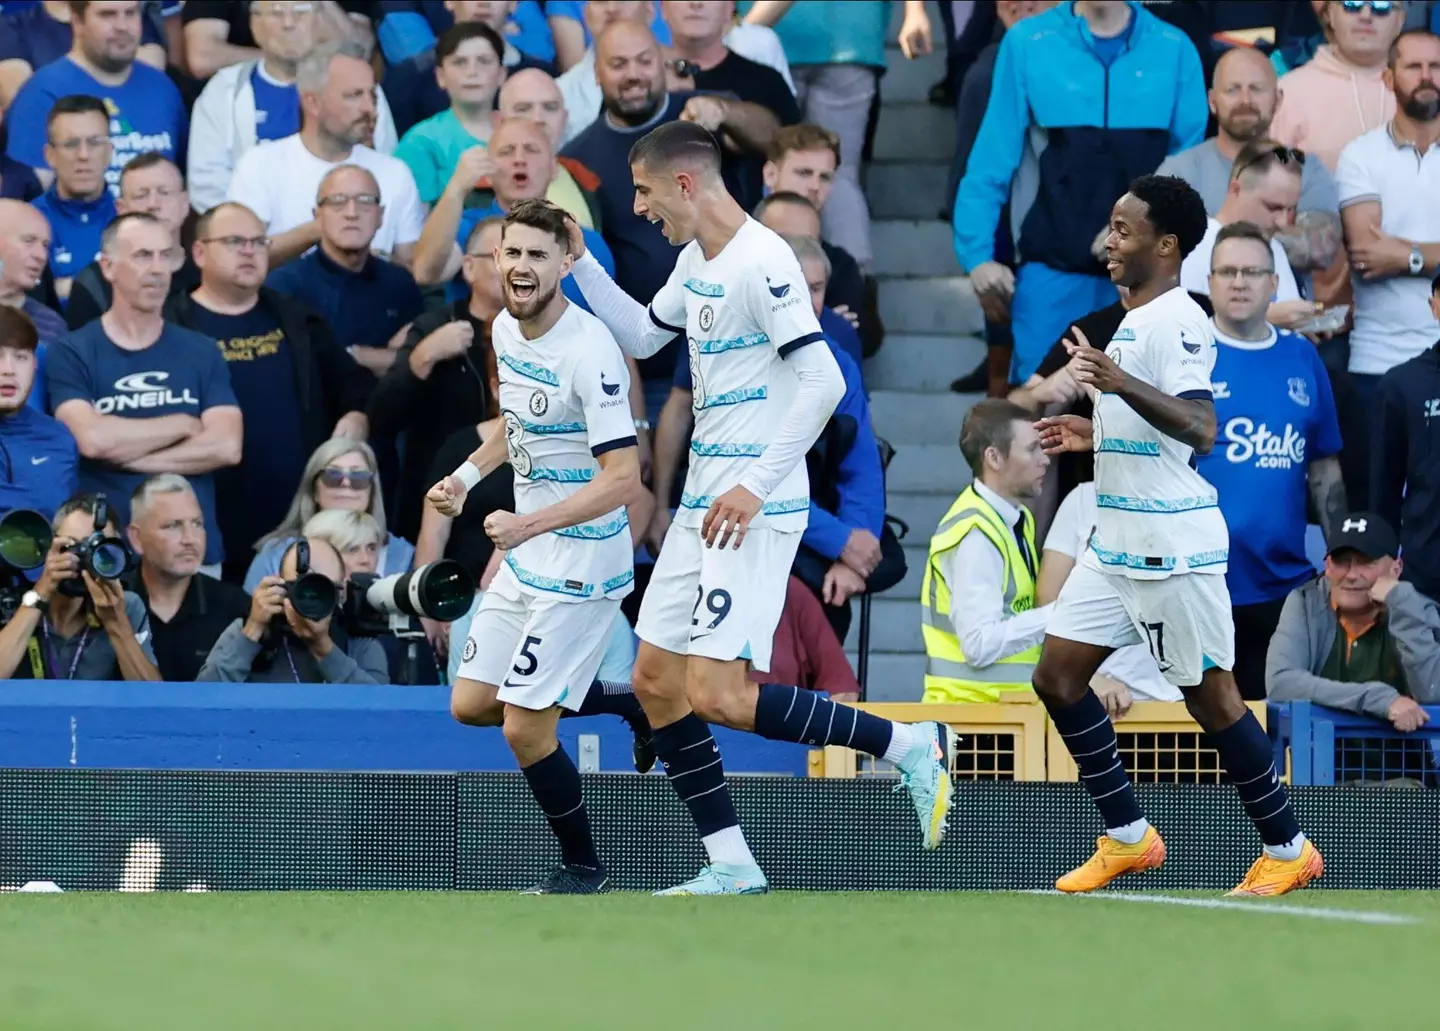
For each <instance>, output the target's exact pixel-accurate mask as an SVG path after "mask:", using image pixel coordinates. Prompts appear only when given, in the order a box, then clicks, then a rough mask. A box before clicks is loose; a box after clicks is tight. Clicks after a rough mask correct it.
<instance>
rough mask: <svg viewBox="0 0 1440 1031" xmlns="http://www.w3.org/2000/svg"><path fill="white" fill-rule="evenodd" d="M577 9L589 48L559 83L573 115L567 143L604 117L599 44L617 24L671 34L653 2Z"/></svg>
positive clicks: (611, 2) (625, 0)
mask: <svg viewBox="0 0 1440 1031" xmlns="http://www.w3.org/2000/svg"><path fill="white" fill-rule="evenodd" d="M576 6H577V7H579V8H580V9H581V17H582V18H583V25H584V29H585V34H586V36H587V37H588V45H587V46H586V47H585V54H584V56H583V57H581V58H580V59H579V60H578V61H574V62H572V63H571V64H569V65H568V66H567V67H566V68H565V69H564V70H563V71H562V72H561V74H560V76H559V78H557V79H556V80H555V81H556V85H558V86H559V88H560V93H561V96H562V97H563V98H564V103H565V110H566V111H567V112H568V114H569V118H568V124H567V125H566V128H565V138H564V141H563V142H565V143H569V142H570V141H571V140H572V139H574V138H575V137H576V136H579V135H580V134H581V133H582V132H584V131H585V130H586V129H588V128H589V127H590V123H592V122H593V121H595V119H596V118H598V117H599V116H600V111H601V109H602V107H603V106H604V97H603V95H602V94H601V92H600V82H599V80H598V78H597V77H596V74H595V40H598V39H599V38H600V37H601V36H602V35H604V34H605V30H606V29H608V28H609V27H610V26H611V25H613V24H615V23H616V22H617V21H633V22H635V23H636V24H637V25H650V26H651V31H652V32H654V34H655V35H656V36H657V37H658V36H659V35H660V32H661V30H664V31H665V32H667V33H668V32H669V28H668V27H667V26H666V25H665V21H664V19H662V18H661V17H660V12H659V11H658V10H656V8H655V4H653V3H652V2H651V0H605V2H601V3H598V4H592V3H582V4H577V5H576Z"/></svg>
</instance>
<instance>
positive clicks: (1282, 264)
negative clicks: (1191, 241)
mask: <svg viewBox="0 0 1440 1031" xmlns="http://www.w3.org/2000/svg"><path fill="white" fill-rule="evenodd" d="M1304 161H1305V156H1304V155H1303V154H1300V153H1298V152H1296V151H1293V150H1291V149H1290V148H1288V147H1282V146H1281V145H1280V144H1278V143H1276V142H1275V141H1274V140H1255V141H1252V142H1250V143H1247V144H1245V146H1243V147H1241V148H1240V156H1239V157H1237V158H1236V159H1235V169H1234V171H1233V172H1232V173H1231V176H1230V188H1229V192H1228V193H1227V194H1226V195H1225V203H1223V204H1221V205H1220V212H1219V214H1218V215H1216V216H1214V217H1212V218H1210V219H1208V228H1207V229H1206V231H1205V238H1204V239H1203V240H1201V241H1200V243H1199V245H1198V246H1197V247H1196V248H1195V249H1194V250H1193V251H1191V252H1190V253H1189V254H1188V255H1186V257H1185V261H1184V262H1183V263H1182V264H1181V266H1180V285H1181V286H1182V287H1184V288H1185V289H1186V290H1188V291H1190V292H1191V293H1196V294H1208V293H1209V291H1210V268H1211V262H1210V252H1211V251H1212V250H1213V249H1214V247H1215V240H1216V238H1217V237H1218V236H1219V233H1220V230H1221V228H1222V227H1223V226H1228V225H1233V224H1235V223H1236V222H1246V223H1249V224H1250V225H1253V226H1255V227H1256V228H1257V229H1258V230H1259V231H1260V232H1261V233H1263V234H1264V235H1265V238H1266V240H1268V241H1269V243H1270V253H1271V266H1272V268H1273V271H1274V274H1275V276H1276V279H1277V280H1278V282H1279V284H1280V285H1279V286H1278V287H1277V288H1276V290H1275V295H1274V297H1273V298H1272V302H1273V303H1272V304H1271V305H1270V310H1269V311H1268V312H1267V315H1266V317H1267V318H1268V319H1269V320H1270V322H1271V324H1273V325H1276V326H1279V327H1280V328H1281V329H1292V330H1293V329H1299V328H1300V327H1302V326H1304V325H1305V324H1306V323H1307V322H1310V321H1312V320H1313V319H1314V318H1315V316H1316V315H1318V314H1320V313H1321V312H1322V311H1324V306H1323V305H1317V304H1316V303H1315V302H1313V301H1305V300H1302V299H1301V297H1300V288H1299V286H1298V285H1297V284H1296V282H1295V273H1294V272H1293V271H1292V270H1291V268H1290V259H1289V257H1288V256H1287V255H1286V253H1285V248H1284V247H1283V246H1282V245H1281V243H1280V241H1279V240H1277V239H1276V238H1275V234H1276V233H1280V232H1284V231H1285V230H1286V229H1288V228H1289V227H1290V226H1292V225H1294V223H1295V206H1296V205H1297V204H1298V203H1299V202H1300V167H1301V165H1302V164H1304Z"/></svg>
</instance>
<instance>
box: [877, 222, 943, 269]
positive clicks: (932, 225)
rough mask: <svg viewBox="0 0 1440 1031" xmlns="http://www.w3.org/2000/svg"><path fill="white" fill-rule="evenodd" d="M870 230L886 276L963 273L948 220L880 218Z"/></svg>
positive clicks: (878, 259)
mask: <svg viewBox="0 0 1440 1031" xmlns="http://www.w3.org/2000/svg"><path fill="white" fill-rule="evenodd" d="M871 232H872V243H873V246H874V248H875V267H876V268H877V269H879V270H880V271H881V273H882V275H883V276H884V277H885V278H886V279H900V278H907V277H908V278H913V277H917V276H959V275H961V274H962V273H961V269H960V262H959V261H958V260H956V258H955V240H954V233H953V232H951V229H950V223H948V222H941V221H939V220H937V219H934V218H932V219H929V220H924V219H905V220H900V219H881V220H879V221H876V222H874V223H873V226H872V230H871Z"/></svg>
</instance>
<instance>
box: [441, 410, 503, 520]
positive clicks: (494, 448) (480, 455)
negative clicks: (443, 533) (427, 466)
mask: <svg viewBox="0 0 1440 1031" xmlns="http://www.w3.org/2000/svg"><path fill="white" fill-rule="evenodd" d="M506 457H507V451H506V448H505V434H504V433H500V432H498V431H497V432H493V433H491V434H490V436H488V437H486V438H485V439H484V440H483V441H481V442H480V446H479V447H477V448H476V449H475V450H474V451H472V452H471V453H470V457H469V458H467V459H466V460H465V461H464V462H463V463H461V465H460V468H458V469H456V470H455V471H454V472H453V473H451V474H450V475H449V476H447V477H445V479H443V480H441V481H440V482H439V483H437V484H435V486H433V487H431V488H430V490H429V491H428V492H427V493H426V495H425V500H426V502H428V503H429V504H430V506H431V507H432V508H434V509H435V511H437V512H439V513H440V514H441V515H443V516H449V517H450V518H452V519H453V518H454V517H455V516H458V515H459V514H460V513H461V511H462V510H463V509H464V508H465V498H466V497H467V496H468V495H469V493H470V488H471V487H473V486H475V484H477V483H479V482H480V481H481V480H483V479H484V478H485V477H487V476H489V475H490V474H491V473H493V472H494V471H495V470H496V469H499V468H500V466H501V465H502V464H503V463H504V462H505V460H506Z"/></svg>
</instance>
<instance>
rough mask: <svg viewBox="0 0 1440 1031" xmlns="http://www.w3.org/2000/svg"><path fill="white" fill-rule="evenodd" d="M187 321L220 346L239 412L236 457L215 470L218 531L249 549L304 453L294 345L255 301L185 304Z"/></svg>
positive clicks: (290, 492)
mask: <svg viewBox="0 0 1440 1031" xmlns="http://www.w3.org/2000/svg"><path fill="white" fill-rule="evenodd" d="M189 322H190V325H191V328H192V329H194V330H195V331H196V332H198V333H203V334H204V335H205V336H207V337H210V338H212V339H213V340H214V341H215V342H216V343H217V344H219V345H220V354H221V356H222V357H223V358H224V360H225V364H226V367H227V368H228V369H229V370H230V386H231V389H233V390H234V392H235V398H236V400H237V401H238V402H239V403H240V411H241V412H242V413H243V415H244V417H245V438H244V440H245V444H244V458H243V460H242V461H241V463H240V465H239V466H238V467H237V468H234V469H222V470H219V471H218V472H217V473H216V475H217V477H218V479H219V484H218V486H219V495H220V497H221V499H222V502H223V504H222V506H221V511H220V531H221V533H222V534H223V535H224V538H225V540H226V541H227V542H228V543H229V545H230V547H229V549H227V550H229V551H231V552H232V553H233V552H235V551H236V549H247V550H248V549H249V548H252V547H254V545H255V542H256V541H257V540H259V539H260V538H261V537H263V536H265V534H267V533H269V532H270V531H271V530H273V529H275V527H277V526H279V525H280V523H281V521H282V520H283V519H284V518H285V513H286V511H287V510H288V509H289V507H290V499H291V498H293V497H294V496H295V490H296V488H297V487H299V485H300V477H301V475H302V474H303V473H304V471H305V460H306V458H308V457H309V456H307V455H306V454H305V451H304V449H303V448H302V447H301V446H300V444H299V442H300V441H301V440H302V439H304V435H303V428H302V426H301V420H300V394H299V390H298V388H297V387H296V385H295V355H294V349H295V345H294V344H293V343H292V342H291V341H290V340H289V339H287V338H286V336H285V331H284V330H283V329H282V328H281V327H280V320H279V319H278V318H277V317H276V316H275V314H274V313H273V312H272V311H270V309H268V308H267V307H265V305H263V304H256V305H255V307H253V308H251V309H250V310H249V311H248V312H246V313H245V314H243V315H221V314H219V313H217V312H213V311H210V310H209V309H208V308H205V307H203V306H201V305H199V304H192V305H191V316H190V319H189Z"/></svg>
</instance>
